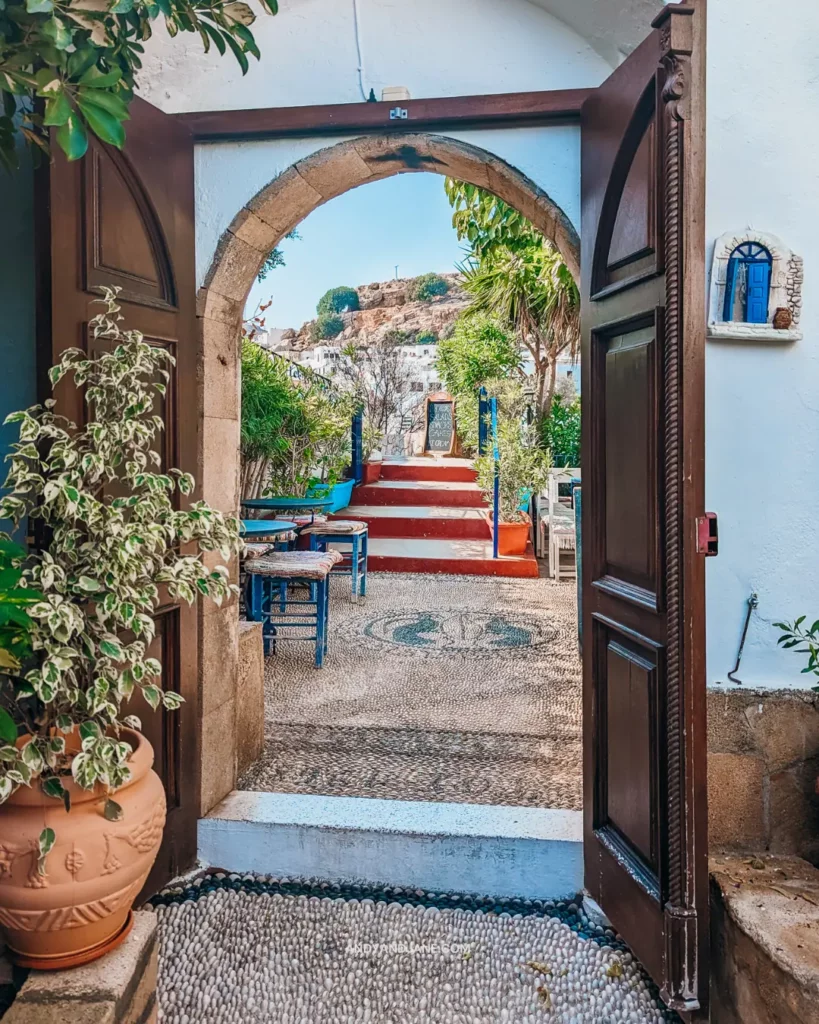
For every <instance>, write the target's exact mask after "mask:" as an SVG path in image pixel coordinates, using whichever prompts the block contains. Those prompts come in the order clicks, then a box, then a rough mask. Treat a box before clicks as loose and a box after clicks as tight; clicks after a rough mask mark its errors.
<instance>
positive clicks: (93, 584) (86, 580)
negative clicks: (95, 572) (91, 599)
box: [77, 576, 102, 594]
mask: <svg viewBox="0 0 819 1024" xmlns="http://www.w3.org/2000/svg"><path fill="white" fill-rule="evenodd" d="M77 586H78V587H79V588H80V590H85V591H87V592H88V593H89V594H95V593H96V592H97V591H98V590H99V589H100V588H101V586H102V584H101V583H100V581H99V580H93V579H91V577H90V576H80V578H79V579H78V580H77Z"/></svg>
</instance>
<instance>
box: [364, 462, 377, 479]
mask: <svg viewBox="0 0 819 1024" xmlns="http://www.w3.org/2000/svg"><path fill="white" fill-rule="evenodd" d="M380 479H381V463H380V462H365V463H364V479H363V480H362V483H365V484H374V483H376V482H377V481H378V480H380Z"/></svg>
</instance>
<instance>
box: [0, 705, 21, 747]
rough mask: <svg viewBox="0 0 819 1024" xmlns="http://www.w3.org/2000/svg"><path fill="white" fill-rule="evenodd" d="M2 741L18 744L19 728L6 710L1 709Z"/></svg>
mask: <svg viewBox="0 0 819 1024" xmlns="http://www.w3.org/2000/svg"><path fill="white" fill-rule="evenodd" d="M0 740H2V741H3V742H4V743H12V744H13V743H16V742H17V726H16V725H15V723H14V719H13V718H12V717H11V715H10V714H9V713H8V711H6V709H5V708H0Z"/></svg>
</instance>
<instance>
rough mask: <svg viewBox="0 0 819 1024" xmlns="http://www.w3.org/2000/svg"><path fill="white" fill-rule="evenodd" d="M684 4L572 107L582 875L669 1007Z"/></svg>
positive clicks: (678, 645)
mask: <svg viewBox="0 0 819 1024" xmlns="http://www.w3.org/2000/svg"><path fill="white" fill-rule="evenodd" d="M704 13H705V12H704V8H703V6H702V5H701V4H697V5H696V6H694V5H692V6H687V5H685V6H684V5H677V6H674V5H672V6H668V7H666V8H665V10H664V11H663V12H662V14H661V15H660V16H659V17H658V18H657V19H656V21H655V22H654V30H653V32H652V34H651V35H650V36H649V38H648V39H646V40H645V41H644V42H643V44H642V45H641V46H640V47H639V48H638V49H637V50H635V51H634V52H633V53H632V54H631V56H629V57H628V58H627V60H625V61H624V63H623V64H622V65H621V66H620V67H619V68H618V69H617V70H616V71H615V72H614V73H613V74H612V75H611V77H610V78H609V79H608V80H607V81H606V82H604V83H603V85H602V86H601V87H600V88H599V89H597V90H595V92H594V93H593V94H592V96H591V97H590V98H589V99H588V100H587V102H586V103H585V105H584V107H583V113H582V240H583V245H582V249H583V259H582V296H583V308H582V319H583V386H582V394H583V475H584V481H585V483H584V489H583V616H584V621H583V627H584V628H583V637H584V645H583V646H584V649H583V686H584V805H585V837H584V838H585V878H586V886H587V888H588V890H589V892H590V893H591V895H592V897H593V898H594V899H595V900H596V901H597V902H598V903H599V904H600V906H601V907H602V908H603V910H604V912H605V913H606V915H607V916H608V917H609V918H610V920H611V921H612V923H613V924H614V926H615V927H616V928H617V929H618V931H619V932H620V933H621V934H622V935H623V937H624V938H625V940H626V941H627V942H628V943H629V945H630V946H631V948H632V950H633V951H634V953H635V955H636V956H637V957H639V959H640V960H641V961H642V963H643V964H644V965H645V967H646V969H647V970H648V972H649V973H650V974H651V975H652V977H653V978H654V980H655V981H656V982H657V985H658V986H659V988H660V991H661V994H662V997H663V999H664V1000H665V1002H666V1003H667V1004H668V1005H669V1006H671V1007H673V1008H674V1009H676V1010H678V1011H682V1012H687V1013H691V1014H693V1015H694V1016H698V1015H699V1014H701V1013H702V1012H704V1009H705V1006H706V1000H707V986H708V969H707V954H708V863H707V806H706V788H705V787H706V738H705V724H706V718H705V667H704V640H705V623H704V612H705V608H704V605H705V598H704V566H703V555H701V554H699V553H698V551H697V538H698V520H699V518H700V517H702V516H703V515H704V508H703V502H704V497H703V495H704V489H703V488H704V485H703V463H704V425H703V398H704V396H703V390H704V376H703V367H704V331H705V270H704V265H705V254H704V226H703V222H704V217H703V211H704V189H705V183H704V126H703V122H704V116H703V114H704V111H703V106H704V96H703V91H704V90H703V85H704V83H703V55H704V54H703V42H704Z"/></svg>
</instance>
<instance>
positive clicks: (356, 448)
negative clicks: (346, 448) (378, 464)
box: [350, 409, 364, 484]
mask: <svg viewBox="0 0 819 1024" xmlns="http://www.w3.org/2000/svg"><path fill="white" fill-rule="evenodd" d="M350 476H351V477H352V478H353V480H355V482H356V483H357V484H360V483H361V481H362V480H363V479H364V410H363V409H359V410H358V412H356V413H355V414H354V416H353V427H352V465H351V467H350Z"/></svg>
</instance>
